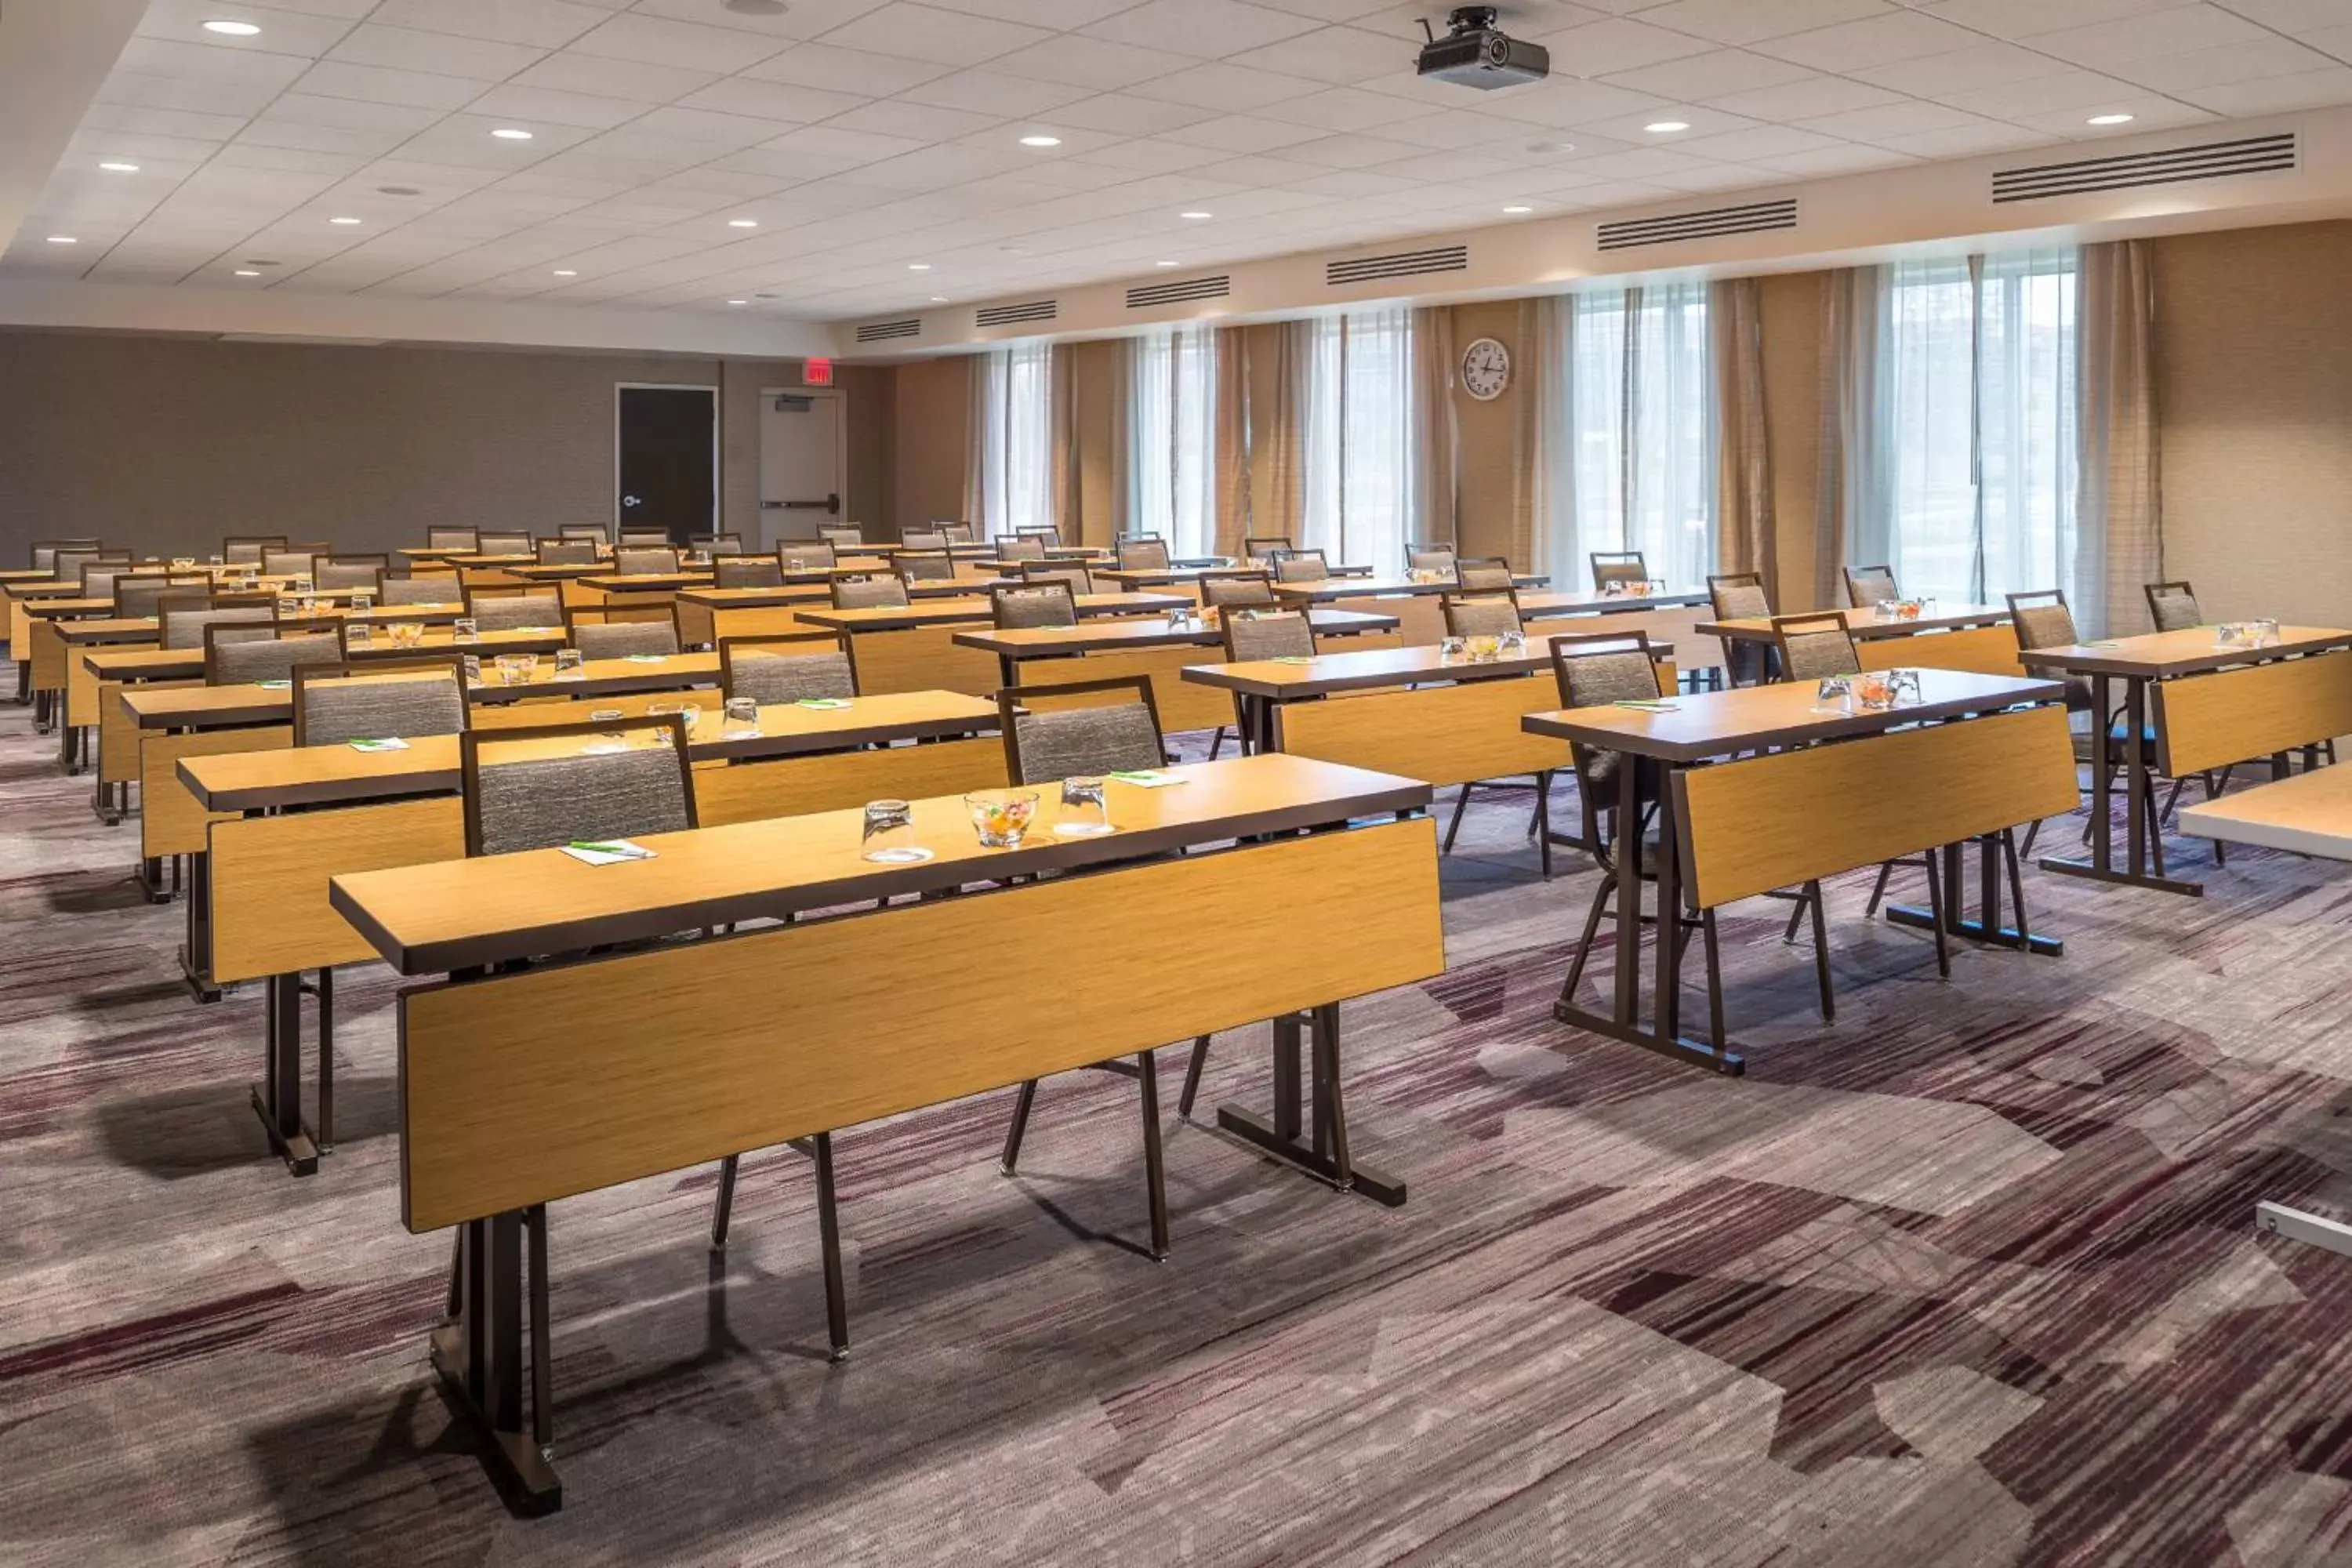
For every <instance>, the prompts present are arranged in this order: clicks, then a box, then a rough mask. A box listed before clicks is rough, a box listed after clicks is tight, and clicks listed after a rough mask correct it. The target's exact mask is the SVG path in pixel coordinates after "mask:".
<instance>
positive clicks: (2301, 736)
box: [2155, 649, 2352, 778]
mask: <svg viewBox="0 0 2352 1568" xmlns="http://www.w3.org/2000/svg"><path fill="white" fill-rule="evenodd" d="M2155 722H2156V734H2157V757H2158V767H2159V768H2161V769H2162V770H2163V771H2164V772H2165V773H2167V774H2168V775H2170V776H2171V777H2173V778H2179V777H2181V776H2182V775H2183V774H2186V773H2204V772H2206V771H2207V770H2208V769H2211V768H2221V767H2227V766H2229V765H2230V764H2231V763H2242V762H2244V761H2246V760H2247V759H2248V758H2250V757H2267V756H2269V755H2271V754H2272V753H2273V752H2285V751H2292V750H2294V748H2295V747H2297V746H2307V745H2316V744H2318V743H2319V742H2322V741H2331V740H2334V739H2335V738H2336V736H2338V735H2352V649H2339V650H2337V651H2336V652H2334V653H2321V654H2313V655H2311V656H2309V657H2307V658H2291V659H2278V660H2274V661H2273V662H2272V663H2269V664H2249V665H2242V666H2240V667H2238V668H2234V669H2218V670H2215V671H2213V672H2212V673H2211V674H2210V675H2188V676H2183V677H2181V678H2180V679H2178V680H2162V681H2158V682H2157V683H2156V713H2155Z"/></svg>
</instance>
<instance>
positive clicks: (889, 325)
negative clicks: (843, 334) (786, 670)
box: [857, 316, 923, 343]
mask: <svg viewBox="0 0 2352 1568" xmlns="http://www.w3.org/2000/svg"><path fill="white" fill-rule="evenodd" d="M922 335H923V319H922V318H921V317H920V316H908V318H907V319H906V320H905V321H868V322H866V324H865V325H864V326H862V327H860V328H858V329H857V341H858V342H861V343H885V342H889V341H890V340H891V339H892V338H919V337H921V336H922Z"/></svg>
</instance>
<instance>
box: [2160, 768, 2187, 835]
mask: <svg viewBox="0 0 2352 1568" xmlns="http://www.w3.org/2000/svg"><path fill="white" fill-rule="evenodd" d="M2188 783H2189V781H2188V780H2187V779H2175V780H2173V781H2172V787H2171V788H2170V789H2169V790H2168V791H2166V792H2165V796H2164V810H2163V811H2162V812H2161V813H2160V814H2159V815H2158V817H2157V823H2158V826H2162V825H2163V824H2165V823H2168V822H2169V821H2171V820H2172V812H2173V808H2174V807H2175V806H2177V805H2179V804H2180V791H2181V788H2182V786H2184V785H2185V784H2188Z"/></svg>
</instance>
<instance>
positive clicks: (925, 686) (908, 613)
mask: <svg viewBox="0 0 2352 1568" xmlns="http://www.w3.org/2000/svg"><path fill="white" fill-rule="evenodd" d="M1191 604H1192V601H1191V600H1190V599H1187V598H1186V597H1184V596H1183V595H1181V594H1080V595H1077V611H1078V616H1079V618H1080V619H1082V620H1092V619H1095V618H1096V617H1097V616H1164V615H1166V614H1167V613H1168V612H1169V611H1171V610H1176V609H1182V608H1184V607H1186V606H1188V605H1191ZM994 613H995V612H994V608H993V606H992V605H991V604H990V602H989V601H988V600H986V599H983V598H966V597H951V598H943V599H925V600H923V601H921V602H920V603H919V604H913V605H905V606H888V605H886V606H880V607H877V608H873V609H862V610H836V609H833V608H831V607H830V606H826V607H823V608H814V609H803V610H795V611H794V612H793V615H794V616H796V618H798V619H799V620H801V621H802V622H803V623H805V624H807V625H809V626H820V627H823V628H824V629H825V630H827V631H838V632H846V633H848V634H849V641H850V652H851V656H852V657H853V658H855V659H856V662H857V689H859V690H860V691H922V690H929V689H932V688H934V687H944V688H945V689H948V690H950V691H963V692H969V693H971V695H972V696H974V697H992V696H994V695H995V694H996V689H997V688H998V686H1000V685H1001V684H1003V682H1002V680H1001V679H1000V678H999V675H998V670H997V663H996V660H995V658H993V657H992V656H991V655H989V654H987V653H984V652H982V650H980V649H978V648H972V647H958V646H957V644H956V633H958V632H959V631H969V630H971V628H972V625H973V623H974V622H979V623H982V624H986V623H987V622H988V621H989V620H990V619H991V617H992V616H993V615H994Z"/></svg>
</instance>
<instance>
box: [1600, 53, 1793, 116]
mask: <svg viewBox="0 0 2352 1568" xmlns="http://www.w3.org/2000/svg"><path fill="white" fill-rule="evenodd" d="M1812 74H1813V72H1812V71H1811V70H1809V69H1807V68H1805V67H1803V66H1801V65H1791V64H1790V63H1789V62H1788V61H1787V60H1779V59H1773V58H1770V57H1769V56H1766V55H1759V54H1751V53H1749V52H1748V50H1746V49H1710V50H1708V51H1706V53H1704V54H1696V55H1685V56H1684V57H1683V58H1679V59H1672V60H1666V61H1664V62H1662V63H1660V64H1657V65H1652V66H1642V67H1639V68H1635V69H1633V70H1624V71H1618V72H1615V73H1614V74H1612V76H1610V78H1609V79H1608V81H1609V85H1610V86H1612V87H1621V88H1625V89H1630V90H1632V91H1634V92H1640V93H1647V94H1649V95H1650V96H1652V97H1654V98H1660V99H1668V100H1672V99H1684V100H1689V101H1691V102H1693V103H1701V102H1705V101H1706V100H1709V99H1715V98H1721V97H1724V96H1726V95H1727V94H1730V93H1735V92H1743V91H1748V90H1750V89H1762V88H1769V87H1779V86H1780V85H1782V84H1783V83H1786V82H1791V81H1799V80H1801V79H1804V78H1806V77H1809V76H1811V75H1812Z"/></svg>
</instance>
